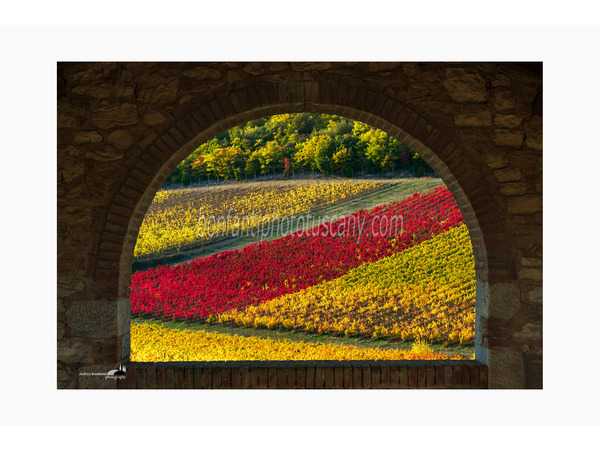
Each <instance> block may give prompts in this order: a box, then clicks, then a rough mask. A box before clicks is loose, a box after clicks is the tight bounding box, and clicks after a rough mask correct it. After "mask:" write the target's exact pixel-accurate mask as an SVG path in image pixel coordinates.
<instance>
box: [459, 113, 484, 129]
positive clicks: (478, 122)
mask: <svg viewBox="0 0 600 450" xmlns="http://www.w3.org/2000/svg"><path fill="white" fill-rule="evenodd" d="M454 123H455V124H456V126H458V127H489V126H491V125H492V117H491V116H490V112H489V111H481V112H477V113H471V114H457V115H455V116H454Z"/></svg>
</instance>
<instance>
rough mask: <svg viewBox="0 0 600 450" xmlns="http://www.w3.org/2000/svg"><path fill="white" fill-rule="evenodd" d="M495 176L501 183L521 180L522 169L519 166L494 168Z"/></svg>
mask: <svg viewBox="0 0 600 450" xmlns="http://www.w3.org/2000/svg"><path fill="white" fill-rule="evenodd" d="M494 176H495V177H496V179H497V180H498V181H499V182H500V183H505V182H507V181H520V180H521V178H522V176H521V170H520V169H519V168H517V167H505V168H503V169H498V170H494Z"/></svg>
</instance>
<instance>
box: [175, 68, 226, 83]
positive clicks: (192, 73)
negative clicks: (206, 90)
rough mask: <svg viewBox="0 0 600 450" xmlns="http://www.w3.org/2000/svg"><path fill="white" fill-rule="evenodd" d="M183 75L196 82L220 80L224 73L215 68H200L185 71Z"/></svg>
mask: <svg viewBox="0 0 600 450" xmlns="http://www.w3.org/2000/svg"><path fill="white" fill-rule="evenodd" d="M182 75H183V76H184V77H188V78H194V79H196V80H214V81H216V80H220V79H221V76H222V75H223V74H222V71H220V70H218V69H215V68H213V67H206V66H198V67H194V68H193V69H188V70H184V71H183V73H182Z"/></svg>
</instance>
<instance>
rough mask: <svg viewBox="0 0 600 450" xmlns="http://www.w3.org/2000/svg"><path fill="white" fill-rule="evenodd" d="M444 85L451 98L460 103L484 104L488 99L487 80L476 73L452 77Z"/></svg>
mask: <svg viewBox="0 0 600 450" xmlns="http://www.w3.org/2000/svg"><path fill="white" fill-rule="evenodd" d="M442 84H443V85H444V87H445V88H446V90H447V91H448V95H450V98H451V99H452V100H454V101H457V102H460V103H482V102H484V101H485V100H486V97H487V92H486V86H485V80H484V79H483V78H482V77H481V75H479V74H476V73H465V74H463V75H458V76H455V77H451V78H448V79H446V80H444V82H443V83H442Z"/></svg>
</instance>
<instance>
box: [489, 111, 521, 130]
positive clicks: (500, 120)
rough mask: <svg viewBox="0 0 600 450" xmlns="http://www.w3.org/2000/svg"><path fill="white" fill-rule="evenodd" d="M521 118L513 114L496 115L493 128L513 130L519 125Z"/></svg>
mask: <svg viewBox="0 0 600 450" xmlns="http://www.w3.org/2000/svg"><path fill="white" fill-rule="evenodd" d="M521 122H523V118H522V117H519V116H517V115H515V114H496V117H494V126H495V127H497V128H515V127H518V126H519V125H521Z"/></svg>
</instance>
